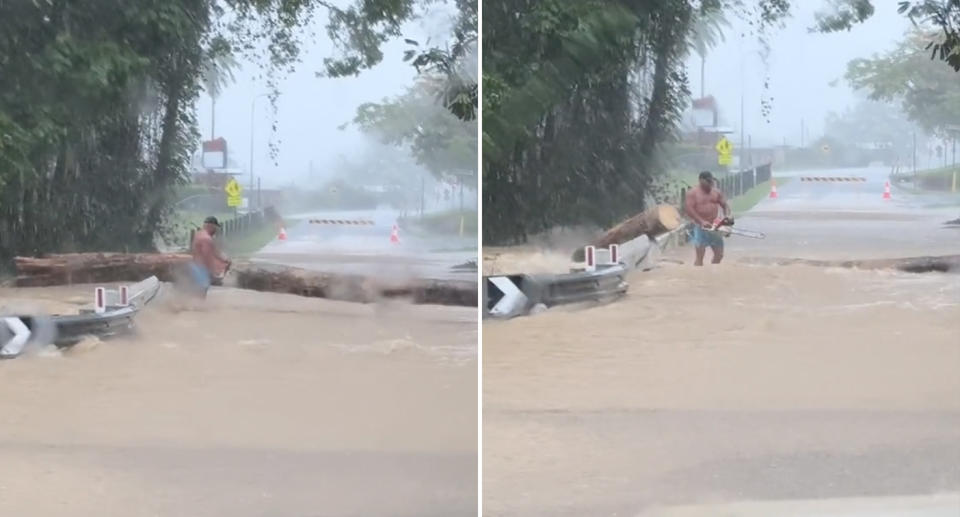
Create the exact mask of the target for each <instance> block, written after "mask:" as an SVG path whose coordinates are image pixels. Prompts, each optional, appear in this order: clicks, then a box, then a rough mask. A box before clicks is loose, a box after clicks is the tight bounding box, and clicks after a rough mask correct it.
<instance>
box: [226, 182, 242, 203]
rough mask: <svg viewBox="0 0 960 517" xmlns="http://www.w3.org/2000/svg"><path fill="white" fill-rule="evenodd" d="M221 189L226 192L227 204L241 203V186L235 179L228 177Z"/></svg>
mask: <svg viewBox="0 0 960 517" xmlns="http://www.w3.org/2000/svg"><path fill="white" fill-rule="evenodd" d="M223 190H225V191H226V192H227V206H231V207H233V206H240V205H242V204H243V196H242V194H243V187H241V186H240V184H239V183H237V180H235V179H233V178H230V181H228V182H227V186H225V187H223Z"/></svg>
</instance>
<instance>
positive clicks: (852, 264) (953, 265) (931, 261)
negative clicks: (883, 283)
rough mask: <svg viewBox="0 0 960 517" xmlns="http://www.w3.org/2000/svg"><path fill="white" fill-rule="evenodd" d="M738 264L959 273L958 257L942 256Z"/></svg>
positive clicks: (750, 260) (771, 260)
mask: <svg viewBox="0 0 960 517" xmlns="http://www.w3.org/2000/svg"><path fill="white" fill-rule="evenodd" d="M740 262H744V263H749V264H766V265H777V266H788V265H794V264H799V265H804V266H818V267H843V268H852V269H895V270H897V271H904V272H907V273H931V272H939V273H947V272H952V271H960V255H943V256H939V257H905V258H895V259H868V260H809V259H797V258H792V259H778V258H746V259H741V260H740Z"/></svg>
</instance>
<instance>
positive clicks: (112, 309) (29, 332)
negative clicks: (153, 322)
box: [0, 277, 160, 359]
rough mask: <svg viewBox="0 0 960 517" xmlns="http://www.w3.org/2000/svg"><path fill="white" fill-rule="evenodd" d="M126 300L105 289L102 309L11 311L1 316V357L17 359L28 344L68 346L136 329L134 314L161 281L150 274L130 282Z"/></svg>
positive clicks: (155, 292)
mask: <svg viewBox="0 0 960 517" xmlns="http://www.w3.org/2000/svg"><path fill="white" fill-rule="evenodd" d="M129 290H130V291H132V294H131V296H130V299H129V300H128V301H127V302H126V304H121V303H120V301H119V292H117V291H112V292H111V291H106V292H105V293H104V294H105V296H104V300H103V303H104V306H103V307H102V309H103V311H102V312H97V310H96V308H90V307H85V308H82V309H80V313H79V314H71V315H55V316H42V315H10V316H2V317H0V359H14V358H16V357H18V356H19V355H21V354H22V353H23V351H24V350H26V349H27V347H28V346H29V345H41V346H45V345H49V344H52V345H55V346H57V347H58V348H66V347H70V346H73V345H75V344H77V343H79V342H80V341H81V340H83V339H84V338H85V337H87V336H96V337H97V338H100V339H108V338H111V337H114V336H118V335H122V334H126V333H128V332H131V331H132V330H133V318H134V317H135V316H136V315H137V313H138V312H139V311H140V309H141V308H143V307H144V306H145V305H146V304H147V303H149V302H150V301H151V300H153V298H154V297H155V296H156V295H157V293H158V292H159V290H160V282H159V280H157V278H156V277H150V278H148V279H146V280H144V281H142V282H139V283H137V284H135V285H134V286H131V288H130V289H129Z"/></svg>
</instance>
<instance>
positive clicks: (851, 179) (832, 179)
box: [800, 176, 867, 183]
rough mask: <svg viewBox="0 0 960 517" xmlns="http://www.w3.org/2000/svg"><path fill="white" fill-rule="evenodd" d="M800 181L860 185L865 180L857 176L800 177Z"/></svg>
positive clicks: (865, 179)
mask: <svg viewBox="0 0 960 517" xmlns="http://www.w3.org/2000/svg"><path fill="white" fill-rule="evenodd" d="M800 181H813V182H827V183H844V182H845V183H862V182H864V181H867V178H861V177H857V176H801V177H800Z"/></svg>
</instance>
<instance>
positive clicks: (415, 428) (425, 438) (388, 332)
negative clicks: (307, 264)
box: [0, 286, 478, 517]
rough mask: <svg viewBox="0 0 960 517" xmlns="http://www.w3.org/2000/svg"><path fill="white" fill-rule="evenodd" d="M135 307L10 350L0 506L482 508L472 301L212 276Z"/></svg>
mask: <svg viewBox="0 0 960 517" xmlns="http://www.w3.org/2000/svg"><path fill="white" fill-rule="evenodd" d="M92 291H93V289H92V287H90V286H79V287H71V288H41V289H5V290H0V300H2V303H0V305H3V306H5V307H6V308H7V310H8V311H13V312H18V308H19V310H25V311H29V312H33V311H37V310H44V311H45V312H48V313H52V312H56V313H66V312H68V311H69V310H70V309H76V307H77V305H78V304H83V303H89V301H90V298H91V293H92ZM137 324H138V334H139V335H138V336H135V337H130V338H124V339H117V340H112V341H107V342H104V343H98V342H96V341H95V340H88V341H86V342H84V343H81V344H80V345H77V346H76V347H75V348H73V349H71V350H70V351H68V352H66V353H63V354H60V353H56V351H50V350H39V351H37V350H34V351H32V353H30V354H28V355H26V356H21V357H20V358H18V359H16V360H12V361H2V362H0V394H2V397H3V405H2V408H0V515H4V516H6V515H24V516H27V515H29V516H31V517H46V516H49V517H74V516H76V517H80V516H84V517H85V516H93V515H96V516H99V517H141V516H142V517H156V516H162V517H166V516H171V517H173V516H191V517H221V516H227V515H228V516H235V517H275V516H291V517H309V516H321V515H322V516H356V517H362V516H378V515H383V516H410V517H414V516H435V517H446V516H470V515H476V506H477V482H478V479H477V327H476V309H475V308H469V307H440V306H414V305H409V304H406V303H400V302H385V303H381V304H371V305H363V304H351V303H345V302H333V301H329V300H321V299H311V298H300V297H296V296H290V295H280V294H275V293H258V292H252V291H242V290H235V289H229V288H214V290H213V291H212V292H211V294H210V298H209V299H208V300H207V303H205V304H203V305H201V306H199V307H194V308H192V309H191V308H190V307H189V306H184V305H182V304H179V303H172V301H171V300H169V299H160V300H157V301H155V302H153V303H152V304H151V305H150V306H149V307H148V308H147V309H146V310H145V312H143V313H141V314H140V315H139V316H138V318H137Z"/></svg>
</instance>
